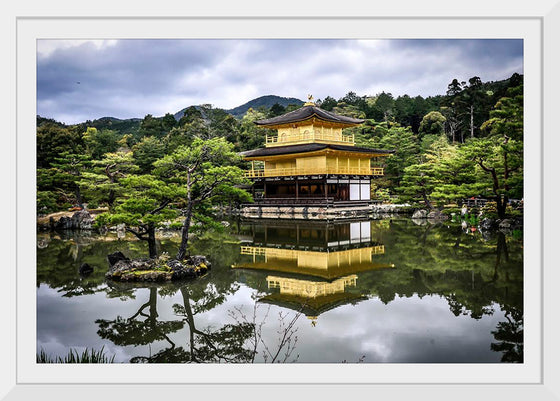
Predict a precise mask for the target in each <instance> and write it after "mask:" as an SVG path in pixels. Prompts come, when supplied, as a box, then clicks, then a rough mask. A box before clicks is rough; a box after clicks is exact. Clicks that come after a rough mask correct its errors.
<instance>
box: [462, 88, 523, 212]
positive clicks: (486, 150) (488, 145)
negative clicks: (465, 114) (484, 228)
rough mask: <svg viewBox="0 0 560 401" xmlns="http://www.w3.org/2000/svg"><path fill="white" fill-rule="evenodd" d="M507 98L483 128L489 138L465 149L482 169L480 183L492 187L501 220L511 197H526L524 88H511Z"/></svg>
mask: <svg viewBox="0 0 560 401" xmlns="http://www.w3.org/2000/svg"><path fill="white" fill-rule="evenodd" d="M508 95H509V96H508V97H505V98H502V99H500V101H498V103H497V104H496V106H495V109H494V110H492V111H491V112H490V117H491V118H490V120H488V121H486V122H485V123H484V124H483V125H482V128H483V130H487V131H489V136H488V137H487V138H483V139H476V138H475V139H473V140H471V141H470V142H469V143H467V144H466V146H465V147H464V148H463V149H462V151H463V152H465V153H466V157H470V158H471V160H473V161H474V162H475V163H476V164H477V166H478V167H479V172H480V176H481V177H480V180H481V181H482V180H484V179H485V180H484V181H485V182H487V183H488V186H489V187H491V189H490V190H489V191H488V192H490V193H491V194H492V196H493V197H494V199H495V200H496V204H497V210H496V211H497V213H498V217H499V218H504V217H505V214H506V206H507V204H508V201H509V199H510V198H512V197H522V196H523V85H519V86H518V87H516V88H511V89H509V90H508Z"/></svg>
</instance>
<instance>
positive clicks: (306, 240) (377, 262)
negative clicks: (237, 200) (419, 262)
mask: <svg viewBox="0 0 560 401" xmlns="http://www.w3.org/2000/svg"><path fill="white" fill-rule="evenodd" d="M378 224H380V223H379V222H374V221H369V220H364V221H345V222H337V223H328V222H324V221H323V222H321V221H314V222H305V223H298V222H294V221H289V222H288V221H282V220H259V221H258V223H256V224H253V225H250V226H248V228H246V231H247V233H246V234H245V235H244V236H241V237H240V240H241V251H240V252H241V255H243V257H242V259H241V260H240V261H239V263H237V264H235V265H233V266H232V268H234V269H246V270H252V271H259V272H265V274H266V283H267V287H268V288H267V289H268V294H266V295H263V296H261V297H260V298H259V299H258V301H259V302H262V303H270V304H275V305H278V306H282V307H286V308H289V309H293V310H296V311H301V312H303V313H304V314H305V315H306V316H307V317H308V318H309V319H310V320H312V321H314V322H316V321H317V318H318V316H319V315H320V314H322V313H324V312H326V311H328V310H331V309H334V308H336V307H338V306H341V305H346V304H349V303H350V304H355V303H357V302H360V301H361V300H364V299H367V296H366V294H364V293H362V291H361V290H360V288H358V282H359V277H360V276H361V275H362V274H368V273H369V272H373V271H378V270H384V269H393V268H395V265H394V264H393V263H390V262H389V261H388V260H387V257H386V256H385V246H384V245H383V244H382V243H381V242H380V241H381V240H382V238H381V236H380V234H379V232H380V230H379V229H378V227H376V225H378Z"/></svg>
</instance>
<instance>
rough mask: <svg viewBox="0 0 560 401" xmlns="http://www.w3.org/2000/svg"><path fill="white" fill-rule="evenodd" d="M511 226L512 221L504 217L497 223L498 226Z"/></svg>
mask: <svg viewBox="0 0 560 401" xmlns="http://www.w3.org/2000/svg"><path fill="white" fill-rule="evenodd" d="M512 226H513V222H512V221H511V220H509V219H504V220H502V221H500V224H498V227H499V228H512Z"/></svg>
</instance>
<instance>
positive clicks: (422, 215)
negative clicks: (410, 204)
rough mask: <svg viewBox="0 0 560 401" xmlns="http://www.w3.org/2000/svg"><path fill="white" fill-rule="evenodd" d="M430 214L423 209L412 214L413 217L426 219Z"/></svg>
mask: <svg viewBox="0 0 560 401" xmlns="http://www.w3.org/2000/svg"><path fill="white" fill-rule="evenodd" d="M427 216H428V212H427V211H426V210H423V209H419V210H417V211H415V212H414V213H413V215H412V218H413V219H425V218H426V217H427Z"/></svg>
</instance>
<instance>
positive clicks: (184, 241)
mask: <svg viewBox="0 0 560 401" xmlns="http://www.w3.org/2000/svg"><path fill="white" fill-rule="evenodd" d="M192 209H193V202H192V201H189V203H188V205H187V212H186V214H185V221H184V222H183V229H182V230H181V245H180V246H179V251H178V252H177V256H176V259H177V260H183V259H185V256H186V255H187V245H188V241H189V227H190V225H191V216H192Z"/></svg>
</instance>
